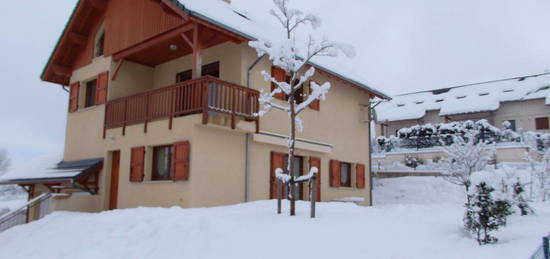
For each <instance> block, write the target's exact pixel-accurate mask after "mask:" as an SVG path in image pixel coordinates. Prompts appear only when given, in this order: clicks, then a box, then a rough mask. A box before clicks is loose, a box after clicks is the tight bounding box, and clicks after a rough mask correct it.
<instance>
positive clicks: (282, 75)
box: [271, 66, 286, 101]
mask: <svg viewBox="0 0 550 259" xmlns="http://www.w3.org/2000/svg"><path fill="white" fill-rule="evenodd" d="M271 76H272V77H273V78H275V80H277V81H278V82H284V81H286V71H285V70H283V69H281V68H278V67H275V66H272V67H271ZM276 87H277V86H276V85H275V84H274V83H271V91H273V90H275V88H276ZM275 98H277V99H279V100H283V101H284V100H285V93H283V92H280V93H278V94H276V95H275Z"/></svg>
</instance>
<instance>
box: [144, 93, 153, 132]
mask: <svg viewBox="0 0 550 259" xmlns="http://www.w3.org/2000/svg"><path fill="white" fill-rule="evenodd" d="M150 96H151V95H146V96H145V123H144V125H143V132H144V133H147V123H148V122H149V97H150Z"/></svg>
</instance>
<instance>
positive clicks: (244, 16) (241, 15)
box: [233, 10, 250, 20]
mask: <svg viewBox="0 0 550 259" xmlns="http://www.w3.org/2000/svg"><path fill="white" fill-rule="evenodd" d="M233 12H234V13H236V14H238V15H239V16H240V17H242V18H245V19H247V20H250V19H248V17H246V15H244V14H242V13H239V12H237V11H235V10H233Z"/></svg>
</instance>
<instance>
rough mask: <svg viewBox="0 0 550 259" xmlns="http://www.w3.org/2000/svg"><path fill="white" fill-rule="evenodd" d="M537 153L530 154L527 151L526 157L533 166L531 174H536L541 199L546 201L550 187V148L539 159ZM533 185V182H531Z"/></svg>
mask: <svg viewBox="0 0 550 259" xmlns="http://www.w3.org/2000/svg"><path fill="white" fill-rule="evenodd" d="M534 156H537V153H533V155H532V154H530V153H528V152H526V153H525V157H524V159H525V160H527V162H528V163H529V164H530V166H531V174H532V175H534V177H535V179H536V182H537V184H538V189H539V191H538V195H539V198H540V200H541V201H546V197H547V196H548V188H549V185H550V149H547V150H546V151H545V153H544V154H543V155H542V158H541V159H540V160H542V161H539V159H537V158H536V157H534ZM531 186H533V183H531Z"/></svg>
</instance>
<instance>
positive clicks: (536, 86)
mask: <svg viewBox="0 0 550 259" xmlns="http://www.w3.org/2000/svg"><path fill="white" fill-rule="evenodd" d="M542 98H544V99H545V104H546V105H550V73H545V74H539V75H532V76H525V77H517V78H510V79H503V80H495V81H490V82H484V83H477V84H469V85H463V86H456V87H451V88H445V89H438V90H432V91H426V92H417V93H410V94H403V95H397V96H394V97H393V99H392V100H391V101H388V102H384V103H381V104H380V105H378V106H377V107H376V108H375V110H376V120H377V121H378V122H386V121H399V120H411V119H420V118H422V117H424V115H425V114H426V112H427V111H431V110H439V115H440V116H446V115H456V114H465V113H474V112H486V111H495V110H497V109H498V108H499V107H500V104H501V103H502V102H508V101H522V100H533V99H542Z"/></svg>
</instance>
